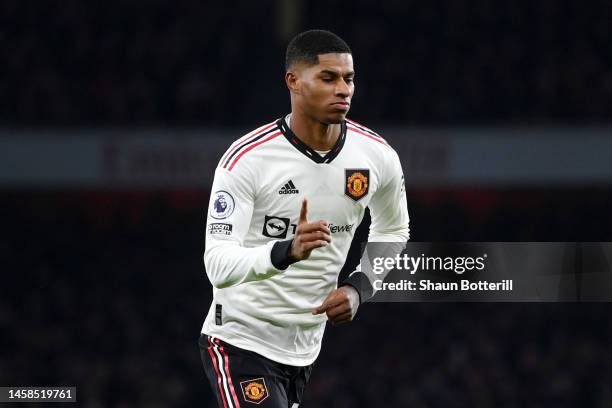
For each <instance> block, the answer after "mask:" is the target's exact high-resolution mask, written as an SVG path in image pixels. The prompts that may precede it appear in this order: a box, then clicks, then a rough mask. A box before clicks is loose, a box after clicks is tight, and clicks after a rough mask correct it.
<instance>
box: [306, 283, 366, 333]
mask: <svg viewBox="0 0 612 408" xmlns="http://www.w3.org/2000/svg"><path fill="white" fill-rule="evenodd" d="M357 308H359V293H357V291H356V290H355V288H353V287H352V286H348V285H346V286H341V287H339V288H338V289H336V290H334V291H333V292H332V293H330V294H329V295H328V296H327V297H326V298H325V300H324V301H323V304H322V305H321V306H319V307H317V308H316V309H315V310H313V311H312V314H314V315H318V314H321V313H324V312H325V313H327V318H328V319H329V321H330V322H331V324H333V325H334V326H337V325H340V324H345V323H349V322H351V321H353V318H354V317H355V314H356V313H357Z"/></svg>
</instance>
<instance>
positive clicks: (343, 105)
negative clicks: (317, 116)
mask: <svg viewBox="0 0 612 408" xmlns="http://www.w3.org/2000/svg"><path fill="white" fill-rule="evenodd" d="M332 106H335V107H337V108H340V109H348V108H349V106H350V104H349V103H348V102H336V103H333V104H332Z"/></svg>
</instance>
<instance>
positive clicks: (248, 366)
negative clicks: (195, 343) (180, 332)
mask: <svg viewBox="0 0 612 408" xmlns="http://www.w3.org/2000/svg"><path fill="white" fill-rule="evenodd" d="M199 346H200V356H201V357H202V362H203V363H204V371H206V376H207V377H208V381H209V382H210V385H211V387H212V389H213V392H214V393H215V395H216V396H217V402H218V404H219V407H221V408H238V407H251V406H253V407H255V406H259V407H274V408H296V407H297V406H298V405H299V404H300V402H301V401H302V395H303V394H304V388H305V387H306V383H307V382H308V379H309V378H310V373H311V372H312V366H313V364H311V365H309V366H305V367H295V366H290V365H285V364H281V363H277V362H275V361H272V360H270V359H267V358H265V357H263V356H261V355H259V354H257V353H254V352H252V351H248V350H244V349H241V348H238V347H234V346H232V345H231V344H228V343H226V342H223V341H221V340H219V339H217V338H215V337H211V336H207V335H205V334H202V335H201V336H200V340H199Z"/></svg>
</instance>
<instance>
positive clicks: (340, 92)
mask: <svg viewBox="0 0 612 408" xmlns="http://www.w3.org/2000/svg"><path fill="white" fill-rule="evenodd" d="M336 96H341V97H343V98H348V97H349V96H351V87H350V86H349V84H347V83H346V81H345V80H344V79H340V80H339V81H338V82H337V84H336Z"/></svg>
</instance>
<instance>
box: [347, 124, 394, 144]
mask: <svg viewBox="0 0 612 408" xmlns="http://www.w3.org/2000/svg"><path fill="white" fill-rule="evenodd" d="M346 130H347V133H350V134H351V136H354V137H355V139H357V140H361V141H362V142H364V143H366V144H373V145H374V146H376V145H378V146H384V147H387V148H391V146H390V145H389V143H388V142H387V141H386V140H385V139H384V138H383V137H382V136H381V135H380V133H378V132H375V131H373V130H372V129H370V128H369V127H367V126H365V125H362V124H361V123H359V122H355V121H354V120H352V119H348V118H347V119H346Z"/></svg>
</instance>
